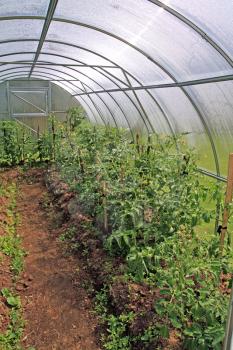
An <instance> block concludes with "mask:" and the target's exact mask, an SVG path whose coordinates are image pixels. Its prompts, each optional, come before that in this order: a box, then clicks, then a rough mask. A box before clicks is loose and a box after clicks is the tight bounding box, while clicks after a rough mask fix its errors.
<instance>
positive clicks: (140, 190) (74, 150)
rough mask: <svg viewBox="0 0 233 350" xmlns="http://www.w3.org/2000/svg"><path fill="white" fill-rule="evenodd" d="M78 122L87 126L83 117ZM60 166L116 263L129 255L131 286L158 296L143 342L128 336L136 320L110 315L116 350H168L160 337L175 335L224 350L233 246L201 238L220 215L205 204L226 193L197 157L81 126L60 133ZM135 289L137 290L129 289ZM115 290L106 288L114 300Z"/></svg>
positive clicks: (111, 346) (169, 141)
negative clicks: (205, 176) (208, 178)
mask: <svg viewBox="0 0 233 350" xmlns="http://www.w3.org/2000/svg"><path fill="white" fill-rule="evenodd" d="M76 119H78V118H76ZM60 130H62V131H61V132H62V133H63V137H62V138H61V139H60V141H58V140H57V141H58V142H57V144H56V164H57V168H58V170H59V172H60V173H61V175H62V176H63V179H64V180H65V181H66V182H67V183H68V184H69V185H70V188H71V190H72V191H75V192H76V193H77V203H78V205H79V207H80V208H81V210H82V211H83V212H84V213H86V214H88V215H89V216H91V217H92V219H93V221H94V223H95V226H96V225H97V226H98V227H99V230H100V232H101V236H102V240H103V245H104V247H105V250H106V251H107V252H108V254H109V255H110V256H113V257H114V256H116V257H122V258H123V259H124V262H125V263H126V265H127V270H126V271H125V272H124V278H125V279H126V280H127V281H133V282H135V283H141V284H147V285H149V286H151V288H152V289H153V288H158V289H159V291H160V297H159V298H158V299H157V300H155V302H154V315H155V318H154V319H153V322H152V323H151V324H150V326H148V327H147V328H146V329H144V330H143V332H142V333H141V334H139V335H137V336H136V337H134V336H132V335H130V332H129V329H130V327H131V325H132V323H133V322H134V321H133V320H134V319H135V317H136V315H135V314H134V313H132V312H128V313H127V309H126V311H125V312H121V313H120V314H112V313H111V307H110V311H106V313H104V312H103V310H102V309H101V307H100V309H101V310H102V311H101V315H102V317H103V319H104V322H105V324H106V325H107V326H108V330H109V335H108V336H107V337H105V341H104V347H105V348H106V349H107V350H120V349H122V350H123V349H124V350H128V349H138V348H137V346H138V344H139V343H140V344H141V345H140V346H141V347H140V349H147V348H148V349H149V348H150V347H149V346H150V344H154V346H157V347H156V349H159V348H161V349H162V345H159V344H160V338H161V337H164V338H169V336H170V334H171V332H172V331H173V330H175V332H176V333H175V334H176V337H178V338H179V342H180V344H181V345H180V346H181V348H183V349H188V350H192V349H200V350H202V349H203V350H208V349H220V348H221V346H222V341H223V338H224V331H225V321H226V316H227V310H228V303H229V288H230V287H231V278H232V275H231V271H232V269H231V266H230V262H231V258H232V253H231V251H230V248H229V246H227V245H226V246H225V248H224V252H223V255H222V256H220V251H219V237H218V235H217V234H216V235H213V236H210V235H209V236H208V237H207V236H205V233H204V232H203V234H202V235H201V234H200V233H198V234H197V233H196V232H195V228H196V227H197V225H200V224H201V222H203V221H205V222H209V221H210V220H211V219H213V218H214V216H215V213H213V212H211V211H207V210H206V209H205V205H204V203H205V201H210V200H212V199H216V197H217V196H219V191H218V186H216V187H214V188H211V189H210V188H207V187H205V186H203V185H202V181H201V178H200V175H199V174H198V172H197V166H196V155H195V151H193V150H191V149H190V148H188V147H187V146H186V145H185V142H184V141H183V139H182V137H177V138H176V139H174V138H171V137H161V136H158V135H152V136H150V137H149V138H148V139H145V138H142V137H139V136H138V135H136V136H135V140H134V142H132V140H130V138H129V135H128V134H127V132H126V131H124V130H116V129H113V128H111V127H107V128H106V127H105V128H103V127H96V126H92V125H90V124H89V123H88V122H86V121H84V120H82V118H80V120H79V121H78V122H77V127H76V128H75V129H74V130H67V129H65V128H64V127H63V129H62V128H60ZM129 283H130V282H129ZM110 289H111V285H109V286H105V287H104V293H105V297H106V299H107V301H109V300H110V299H111V297H110V292H109V290H110Z"/></svg>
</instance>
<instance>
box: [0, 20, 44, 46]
mask: <svg viewBox="0 0 233 350" xmlns="http://www.w3.org/2000/svg"><path fill="white" fill-rule="evenodd" d="M43 24H44V21H42V20H36V19H30V20H29V19H24V20H7V21H0V44H1V41H7V40H19V39H22V40H23V39H24V40H25V39H39V38H40V35H41V31H42V28H43ZM20 51H22V50H20Z"/></svg>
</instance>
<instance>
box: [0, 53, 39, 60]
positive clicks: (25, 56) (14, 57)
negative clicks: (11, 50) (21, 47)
mask: <svg viewBox="0 0 233 350" xmlns="http://www.w3.org/2000/svg"><path fill="white" fill-rule="evenodd" d="M33 59H34V54H33V53H25V54H14V55H7V56H4V57H1V55H0V62H1V61H7V62H14V61H30V62H31V61H32V60H33Z"/></svg>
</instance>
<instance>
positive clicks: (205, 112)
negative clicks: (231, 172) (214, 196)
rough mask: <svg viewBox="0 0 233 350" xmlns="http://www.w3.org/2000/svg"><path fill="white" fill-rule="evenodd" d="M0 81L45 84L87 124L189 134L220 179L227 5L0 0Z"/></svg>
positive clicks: (231, 9)
mask: <svg viewBox="0 0 233 350" xmlns="http://www.w3.org/2000/svg"><path fill="white" fill-rule="evenodd" d="M0 37H1V38H0V41H1V42H0V44H1V46H0V47H1V48H0V81H1V82H4V81H6V80H11V79H16V78H17V79H19V78H20V79H21V80H22V79H25V80H28V79H38V78H39V79H46V80H49V81H51V82H53V83H55V84H57V85H59V86H61V87H63V88H64V89H66V90H67V91H68V92H69V93H70V94H72V95H73V96H74V98H76V99H78V100H79V102H80V103H81V104H82V105H83V107H84V108H85V110H86V111H87V114H88V116H89V118H90V120H91V121H93V122H95V123H102V124H112V125H115V126H117V127H127V128H130V129H139V128H140V129H145V130H146V131H148V132H157V133H169V134H173V135H174V134H178V133H186V134H187V137H188V138H189V141H191V142H193V143H195V144H198V145H199V146H200V150H201V152H204V153H205V154H206V157H207V158H208V162H209V164H207V166H206V167H208V168H209V169H211V170H214V171H215V172H217V174H221V173H225V171H226V167H225V160H223V159H225V158H226V154H227V153H228V152H229V151H230V150H231V149H233V148H232V146H233V142H232V133H233V82H232V79H233V40H232V38H233V4H232V0H205V1H203V0H192V1H187V0H160V1H159V0H89V1H81V0H57V1H56V0H51V1H50V2H49V1H48V0H21V1H15V0H8V1H3V0H0Z"/></svg>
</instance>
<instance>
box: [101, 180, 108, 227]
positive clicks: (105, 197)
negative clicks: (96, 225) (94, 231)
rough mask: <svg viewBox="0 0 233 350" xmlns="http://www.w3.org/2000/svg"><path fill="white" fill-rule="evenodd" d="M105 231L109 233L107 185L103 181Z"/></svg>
mask: <svg viewBox="0 0 233 350" xmlns="http://www.w3.org/2000/svg"><path fill="white" fill-rule="evenodd" d="M102 186H103V207H104V232H105V233H108V209H107V185H106V181H103V183H102Z"/></svg>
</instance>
